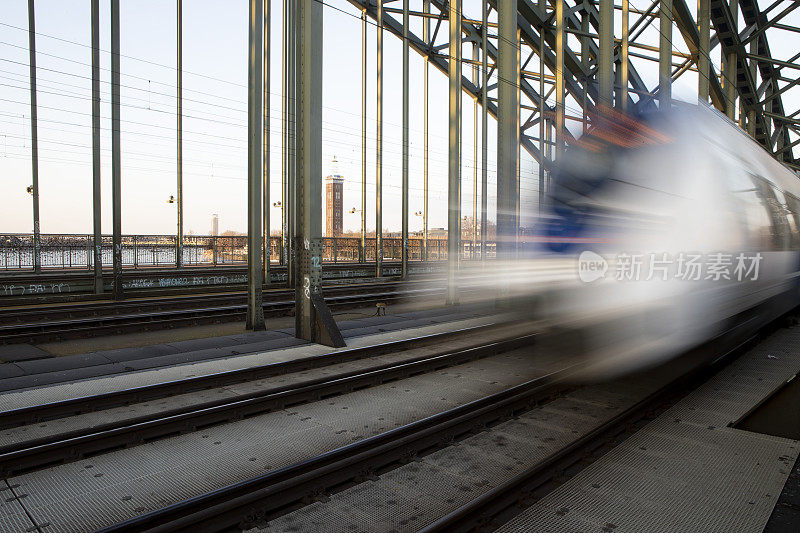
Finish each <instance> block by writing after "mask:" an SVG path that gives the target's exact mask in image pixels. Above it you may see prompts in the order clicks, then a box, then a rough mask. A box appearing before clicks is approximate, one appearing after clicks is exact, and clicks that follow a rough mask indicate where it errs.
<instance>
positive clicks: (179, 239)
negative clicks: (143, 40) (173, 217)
mask: <svg viewBox="0 0 800 533" xmlns="http://www.w3.org/2000/svg"><path fill="white" fill-rule="evenodd" d="M177 3H178V15H177V19H178V35H177V37H178V68H177V70H178V79H177V85H178V88H177V91H178V95H177V100H178V110H177V119H178V125H177V142H176V144H177V149H178V153H177V154H176V160H177V163H178V168H177V178H178V184H177V199H176V202H177V205H178V228H177V231H176V235H175V241H176V247H175V248H176V249H175V266H176V267H177V268H181V267H182V266H183V0H177Z"/></svg>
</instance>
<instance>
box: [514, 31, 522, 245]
mask: <svg viewBox="0 0 800 533" xmlns="http://www.w3.org/2000/svg"><path fill="white" fill-rule="evenodd" d="M517 65H522V30H520V29H519V28H517ZM514 85H516V87H517V105H518V106H519V105H520V104H521V103H522V72H521V71H520V69H519V68H518V69H517V73H516V76H515V77H514ZM521 111H522V110H521V109H517V116H516V120H517V131H519V129H520V114H521ZM518 136H521V133H520V134H518ZM516 155H517V178H516V191H515V193H514V220H515V221H516V224H515V225H514V242H515V243H516V248H515V254H519V249H520V244H519V243H520V231H521V226H520V224H521V221H522V217H521V216H520V213H521V210H522V144H521V143H518V144H517V154H516Z"/></svg>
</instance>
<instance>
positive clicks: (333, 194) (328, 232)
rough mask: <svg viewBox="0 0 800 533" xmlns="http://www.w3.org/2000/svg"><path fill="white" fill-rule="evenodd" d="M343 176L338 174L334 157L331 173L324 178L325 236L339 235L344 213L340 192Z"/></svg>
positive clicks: (341, 192)
mask: <svg viewBox="0 0 800 533" xmlns="http://www.w3.org/2000/svg"><path fill="white" fill-rule="evenodd" d="M343 188H344V178H342V176H341V175H339V166H338V164H337V161H336V157H334V158H333V163H332V164H331V174H330V175H329V176H328V177H327V178H325V210H326V211H325V236H326V237H341V236H342V231H343V230H342V225H343V223H344V213H343V210H342V202H343V199H342V194H343Z"/></svg>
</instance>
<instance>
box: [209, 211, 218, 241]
mask: <svg viewBox="0 0 800 533" xmlns="http://www.w3.org/2000/svg"><path fill="white" fill-rule="evenodd" d="M211 235H213V236H214V237H216V236H217V235H219V215H217V214H216V213H214V214H213V215H211Z"/></svg>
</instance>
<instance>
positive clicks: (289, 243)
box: [281, 0, 297, 288]
mask: <svg viewBox="0 0 800 533" xmlns="http://www.w3.org/2000/svg"><path fill="white" fill-rule="evenodd" d="M296 5H297V0H284V2H283V57H282V63H283V72H282V78H283V80H282V81H283V139H282V141H283V176H282V179H283V198H282V199H281V206H282V209H281V211H282V215H283V249H284V260H285V262H286V284H287V285H288V286H289V287H292V288H293V287H294V279H295V265H294V260H295V258H294V238H293V233H294V196H295V190H294V188H295V187H294V185H295V170H296V169H295V159H294V156H295V122H296V121H295V117H296V114H295V112H296V105H295V104H296V100H295V67H296V60H295V42H296V37H297V32H296V25H295V10H296Z"/></svg>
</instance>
